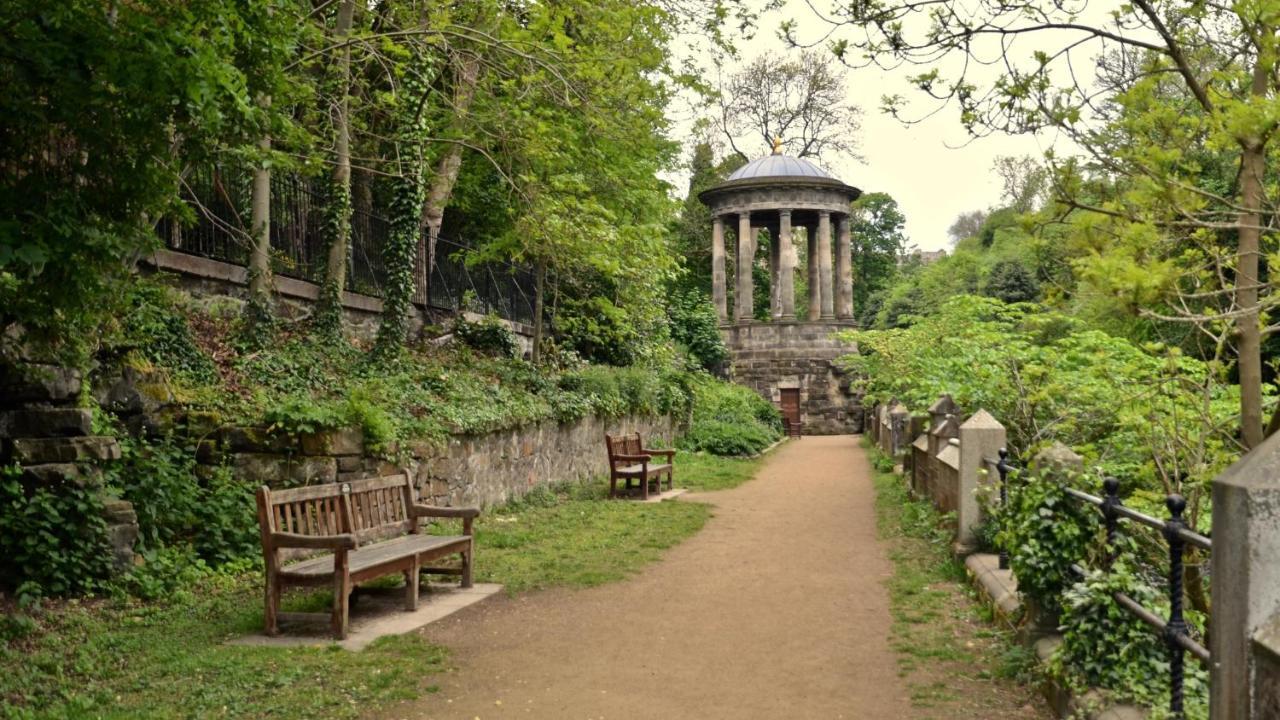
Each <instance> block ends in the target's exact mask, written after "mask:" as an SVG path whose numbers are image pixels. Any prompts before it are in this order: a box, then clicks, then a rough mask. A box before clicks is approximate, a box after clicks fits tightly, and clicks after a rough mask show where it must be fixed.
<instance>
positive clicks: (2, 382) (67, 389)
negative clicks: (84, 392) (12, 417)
mask: <svg viewBox="0 0 1280 720" xmlns="http://www.w3.org/2000/svg"><path fill="white" fill-rule="evenodd" d="M79 395H80V371H79V370H72V369H71V368H64V367H58V366H56V365H45V364H41V363H26V364H23V365H9V364H3V365H0V404H2V405H5V406H9V407H13V406H17V405H22V404H25V403H70V402H75V400H76V398H77V397H78V396H79Z"/></svg>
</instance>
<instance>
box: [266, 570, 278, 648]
mask: <svg viewBox="0 0 1280 720" xmlns="http://www.w3.org/2000/svg"><path fill="white" fill-rule="evenodd" d="M264 595H265V597H264V598H263V599H264V600H265V605H266V607H265V608H264V612H263V614H262V617H263V626H264V627H263V632H265V633H266V634H267V636H268V637H275V636H276V635H279V634H280V623H279V621H278V620H277V615H278V613H279V612H280V581H279V580H278V579H277V578H276V576H275V573H272V572H270V571H268V572H267V589H266V592H265V593H264Z"/></svg>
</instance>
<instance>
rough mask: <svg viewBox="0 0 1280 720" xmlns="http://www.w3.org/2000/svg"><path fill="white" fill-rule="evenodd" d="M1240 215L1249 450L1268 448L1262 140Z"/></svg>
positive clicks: (1247, 155)
mask: <svg viewBox="0 0 1280 720" xmlns="http://www.w3.org/2000/svg"><path fill="white" fill-rule="evenodd" d="M1266 91H1267V71H1266V68H1265V67H1264V66H1263V64H1262V63H1261V62H1258V63H1257V65H1256V66H1255V67H1254V70H1253V87H1252V93H1253V95H1254V97H1255V98H1256V99H1258V100H1261V99H1262V97H1263V96H1264V95H1265V94H1266ZM1240 148H1241V155H1240V213H1239V220H1238V224H1239V229H1238V232H1237V237H1238V240H1237V243H1238V244H1237V247H1236V292H1235V300H1236V309H1237V310H1238V311H1240V313H1241V314H1240V315H1239V317H1237V319H1236V335H1237V350H1236V353H1237V360H1236V367H1237V369H1238V371H1239V374H1240V435H1241V440H1242V441H1243V442H1244V445H1245V448H1246V449H1252V448H1255V447H1257V446H1258V445H1259V444H1261V443H1262V440H1263V434H1262V431H1263V428H1262V327H1261V325H1260V323H1259V317H1258V313H1259V309H1258V247H1259V240H1260V238H1261V235H1262V232H1261V225H1262V199H1263V198H1262V193H1263V188H1262V181H1263V173H1264V172H1266V162H1267V160H1266V147H1265V145H1264V143H1263V141H1262V140H1261V139H1259V138H1252V137H1251V138H1242V139H1241V140H1240Z"/></svg>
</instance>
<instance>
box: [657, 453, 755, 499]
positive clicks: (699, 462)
mask: <svg viewBox="0 0 1280 720" xmlns="http://www.w3.org/2000/svg"><path fill="white" fill-rule="evenodd" d="M762 462H763V460H762V459H761V458H733V457H720V456H718V455H711V454H709V453H693V452H685V451H683V450H682V451H680V452H679V453H677V454H676V459H675V472H676V486H677V487H686V488H689V489H690V490H696V491H698V492H708V491H713V490H731V489H733V488H736V487H738V486H739V485H741V484H742V483H744V482H746V481H748V480H750V479H751V478H753V477H755V474H756V471H757V470H759V469H760V465H761V463H762Z"/></svg>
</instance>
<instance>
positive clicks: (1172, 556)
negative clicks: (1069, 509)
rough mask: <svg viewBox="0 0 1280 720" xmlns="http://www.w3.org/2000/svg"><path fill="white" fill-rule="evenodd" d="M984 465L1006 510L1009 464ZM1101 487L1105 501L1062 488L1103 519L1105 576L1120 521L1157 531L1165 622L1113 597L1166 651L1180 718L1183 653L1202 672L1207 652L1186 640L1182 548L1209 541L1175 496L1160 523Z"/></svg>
mask: <svg viewBox="0 0 1280 720" xmlns="http://www.w3.org/2000/svg"><path fill="white" fill-rule="evenodd" d="M984 462H985V464H986V465H987V466H988V467H989V468H991V469H994V470H995V471H996V473H997V476H998V477H999V497H1000V506H1001V507H1002V508H1003V507H1007V505H1008V502H1009V489H1010V488H1009V475H1010V472H1011V471H1012V470H1013V466H1012V465H1011V464H1010V463H1009V452H1008V451H1007V450H1004V449H1001V450H1000V453H999V457H998V458H984ZM1102 487H1103V493H1104V497H1098V496H1096V495H1091V494H1089V493H1087V492H1083V491H1080V490H1076V489H1074V488H1066V492H1067V494H1068V495H1069V496H1071V497H1072V498H1074V499H1076V500H1078V501H1080V502H1083V503H1086V504H1088V505H1092V506H1093V507H1096V508H1098V511H1099V512H1100V513H1101V514H1102V521H1103V527H1104V528H1105V532H1106V553H1105V555H1104V563H1105V568H1104V569H1105V570H1107V571H1110V570H1111V567H1112V565H1113V564H1114V563H1115V561H1116V560H1117V559H1118V555H1119V545H1118V544H1117V542H1116V535H1117V531H1118V530H1119V528H1120V522H1121V521H1122V520H1123V521H1130V522H1135V523H1137V524H1139V525H1143V526H1146V527H1149V528H1152V529H1154V530H1156V531H1158V532H1159V533H1160V535H1161V537H1163V539H1164V542H1165V544H1166V545H1167V546H1168V558H1169V562H1168V574H1167V579H1168V587H1167V589H1168V597H1169V613H1168V617H1161V616H1160V615H1159V614H1158V613H1156V612H1154V611H1152V610H1151V609H1149V608H1147V607H1144V606H1143V605H1142V604H1141V603H1139V602H1138V601H1137V600H1135V599H1134V598H1133V597H1131V596H1129V595H1127V594H1125V593H1123V592H1116V593H1115V596H1114V597H1115V601H1116V603H1117V604H1118V605H1120V607H1122V608H1124V609H1125V610H1126V611H1127V612H1129V613H1130V614H1132V615H1133V616H1134V617H1136V618H1138V619H1139V620H1141V621H1142V622H1144V623H1146V624H1147V625H1148V626H1150V627H1151V629H1152V630H1153V631H1154V632H1156V633H1158V634H1159V635H1160V639H1161V640H1162V641H1163V642H1164V645H1165V647H1166V648H1167V649H1168V652H1169V713H1170V716H1171V717H1173V718H1175V719H1180V718H1182V717H1184V714H1183V701H1184V680H1185V660H1186V653H1191V654H1192V655H1194V656H1195V657H1196V658H1197V659H1198V660H1200V661H1201V662H1202V663H1204V665H1205V667H1206V668H1207V667H1209V665H1210V656H1209V650H1208V648H1206V647H1205V646H1204V645H1202V644H1201V643H1200V642H1199V641H1197V640H1196V638H1195V637H1194V636H1193V635H1192V634H1191V632H1190V627H1189V626H1188V624H1187V622H1186V618H1185V617H1184V615H1183V600H1184V597H1185V588H1184V562H1185V554H1186V551H1187V546H1191V547H1195V548H1199V549H1201V550H1203V551H1204V552H1205V553H1212V551H1213V541H1212V540H1211V539H1210V538H1208V537H1206V536H1204V535H1201V534H1200V533H1197V532H1195V531H1193V530H1191V529H1190V528H1189V527H1187V523H1186V521H1185V520H1184V519H1183V512H1185V510H1186V507H1187V502H1186V500H1185V499H1184V498H1183V497H1182V496H1181V495H1178V494H1176V493H1175V494H1171V495H1169V496H1167V497H1166V498H1165V507H1166V508H1167V509H1168V510H1169V518H1168V519H1167V520H1161V519H1159V518H1156V517H1152V516H1150V515H1147V514H1146V513H1142V512H1139V511H1137V510H1134V509H1133V508H1129V507H1125V505H1124V503H1123V502H1121V500H1120V481H1119V480H1117V479H1116V478H1113V477H1108V478H1106V479H1104V480H1103V482H1102ZM1008 567H1009V554H1008V551H1007V550H1006V549H1004V548H1003V547H1002V548H1001V549H1000V568H1001V569H1008ZM1072 569H1073V570H1074V571H1075V573H1076V574H1077V575H1078V576H1080V577H1082V578H1083V577H1084V576H1085V568H1084V567H1082V566H1081V565H1079V564H1073V565H1072Z"/></svg>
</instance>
